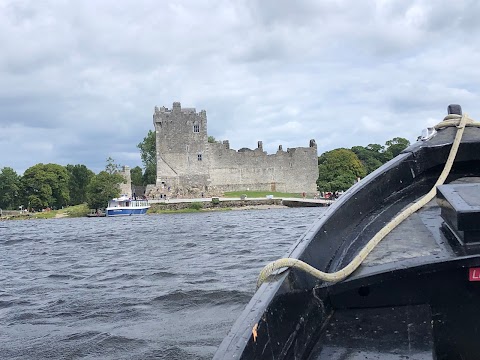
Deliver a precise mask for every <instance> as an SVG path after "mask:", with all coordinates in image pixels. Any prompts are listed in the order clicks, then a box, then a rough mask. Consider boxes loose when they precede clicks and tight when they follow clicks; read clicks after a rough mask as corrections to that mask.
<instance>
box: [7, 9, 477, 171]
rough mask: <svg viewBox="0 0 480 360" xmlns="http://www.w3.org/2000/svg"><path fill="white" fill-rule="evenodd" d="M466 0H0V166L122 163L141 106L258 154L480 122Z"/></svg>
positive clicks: (147, 118) (131, 146)
mask: <svg viewBox="0 0 480 360" xmlns="http://www.w3.org/2000/svg"><path fill="white" fill-rule="evenodd" d="M479 18H480V2H478V1H474V0H471V1H462V0H456V1H441V0H439V1H419V0H418V1H417V0H412V1H409V0H397V1H395V0H392V1H386V0H377V1H373V0H365V1H356V0H351V1H330V0H329V1H323V0H295V1H291V0H235V1H227V0H224V1H222V0H205V1H200V0H175V1H167V0H165V1H158V0H135V1H129V0H122V1H118V0H102V1H97V0H95V1H94V0H84V1H73V0H72V1H67V0H55V1H48V0H47V1H38V0H31V1H22V0H15V1H10V0H0V52H1V53H0V169H1V168H3V167H6V166H8V167H12V168H13V169H14V170H15V171H17V172H18V173H19V174H22V173H23V172H24V171H25V170H26V169H27V168H29V167H30V166H33V165H35V164H37V163H56V164H60V165H67V164H84V165H86V166H87V167H88V168H90V169H91V170H93V171H95V172H99V171H101V170H102V169H103V168H104V167H105V163H106V161H105V160H106V158H107V157H112V158H113V159H114V160H115V161H116V162H117V163H118V164H121V165H129V166H130V167H135V166H137V165H140V166H141V165H142V164H141V159H140V154H139V150H138V148H137V146H136V145H137V144H138V143H139V142H141V141H142V140H143V138H144V137H145V136H146V134H147V132H148V131H149V130H154V127H153V123H152V115H153V111H154V107H155V106H159V107H160V106H166V107H167V108H171V107H172V103H173V102H174V101H179V102H181V104H182V107H195V108H196V109H197V111H200V110H202V109H204V110H206V112H207V118H208V134H209V135H212V136H214V137H215V138H216V139H217V140H229V141H230V147H231V148H233V149H240V148H243V147H247V148H251V149H254V148H256V146H257V141H262V142H263V148H264V150H266V151H267V152H268V153H275V151H276V150H277V149H278V146H279V145H283V149H284V150H285V149H286V148H291V147H299V146H308V144H309V140H310V139H315V140H316V143H317V145H318V153H319V155H320V154H321V153H323V152H324V151H328V150H332V149H335V148H339V147H347V148H350V147H352V146H356V145H361V146H367V145H368V144H371V143H378V144H385V142H386V141H387V140H390V139H392V138H394V137H397V136H400V137H404V138H407V139H408V140H410V142H414V141H416V139H417V137H418V136H419V135H420V133H421V130H422V129H423V128H425V127H428V126H431V125H433V124H435V123H437V122H439V121H441V120H442V119H443V117H444V116H445V115H446V108H447V105H448V104H450V103H458V104H461V105H462V107H463V110H464V112H467V113H468V114H469V115H470V116H471V117H472V118H474V119H479V120H480V101H479V100H480V99H479V97H480V22H479V21H478V19H479Z"/></svg>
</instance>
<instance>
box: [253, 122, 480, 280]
mask: <svg viewBox="0 0 480 360" xmlns="http://www.w3.org/2000/svg"><path fill="white" fill-rule="evenodd" d="M450 126H456V127H457V133H456V135H455V139H454V141H453V143H452V148H451V149H450V154H449V155H448V158H447V161H446V163H445V167H444V168H443V171H442V173H441V174H440V176H439V178H438V180H437V182H436V183H435V185H434V186H433V188H432V189H431V190H430V191H429V192H428V193H427V194H426V195H425V196H424V197H422V198H421V199H420V200H418V201H417V202H416V203H414V204H412V205H411V206H410V207H408V208H406V209H405V210H403V211H402V212H401V213H400V214H398V215H397V216H396V217H395V218H393V220H391V221H390V222H389V223H388V224H387V225H385V226H384V227H383V228H382V229H381V230H380V231H379V232H378V233H377V234H375V236H374V237H373V238H372V239H371V240H370V241H369V242H368V243H367V244H366V245H365V247H364V248H363V249H362V250H361V251H360V252H359V253H358V255H357V256H355V258H354V259H353V260H352V261H351V262H350V263H349V264H348V265H347V266H345V267H344V268H343V269H340V270H338V271H336V272H333V273H327V272H323V271H320V270H318V269H316V268H314V267H313V266H311V265H309V264H307V263H305V262H303V261H302V260H299V259H294V258H282V259H278V260H275V261H273V262H271V263H269V264H267V265H266V266H265V267H264V268H263V269H262V271H261V272H260V274H259V276H258V280H257V289H258V288H259V287H260V286H261V285H262V284H263V283H264V282H265V280H266V279H267V278H268V277H269V276H270V275H271V274H272V273H273V272H274V271H276V270H278V269H282V268H295V269H298V270H302V271H305V272H307V273H308V274H311V275H312V276H314V277H315V278H317V279H319V280H323V281H327V282H332V283H335V282H339V281H342V280H344V279H345V278H346V277H348V276H349V275H350V274H352V273H353V272H354V271H355V270H356V269H357V268H358V267H359V266H360V265H361V264H362V262H363V261H364V260H365V258H366V257H367V256H368V254H370V252H371V251H372V250H373V249H374V248H375V246H377V245H378V244H379V243H380V241H381V240H382V239H383V238H384V237H385V236H387V235H388V234H389V233H390V232H391V231H392V230H393V229H395V228H396V227H397V226H398V225H400V224H401V223H402V221H403V220H405V219H406V218H408V217H409V216H410V215H411V214H413V213H415V212H416V211H417V210H419V209H421V208H422V207H423V206H424V205H425V204H427V203H428V202H429V201H430V200H432V199H433V198H434V197H435V195H436V194H437V186H438V185H442V184H443V183H444V182H445V179H446V178H447V176H448V174H449V173H450V170H451V169H452V165H453V162H454V160H455V156H456V155H457V151H458V147H459V146H460V142H461V140H462V136H463V132H464V130H465V126H476V127H480V123H478V122H474V121H473V120H472V119H470V118H469V117H468V115H467V114H464V115H463V116H461V115H448V116H447V117H446V118H445V119H444V120H443V121H442V122H440V123H439V124H438V125H436V126H435V128H438V129H439V128H443V127H450Z"/></svg>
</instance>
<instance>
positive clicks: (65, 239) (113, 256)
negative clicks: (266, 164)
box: [0, 208, 324, 360]
mask: <svg viewBox="0 0 480 360" xmlns="http://www.w3.org/2000/svg"><path fill="white" fill-rule="evenodd" d="M323 211H324V209H322V208H299V209H270V210H249V211H230V212H208V213H207V212H205V213H203V212H202V213H195V214H169V215H151V216H143V217H125V218H91V219H88V218H79V219H52V220H31V221H9V222H0V358H2V359H45V358H54V359H58V358H68V359H71V358H89V359H97V358H99V359H149V358H155V359H182V360H183V359H210V358H211V357H212V356H213V354H214V352H215V350H216V348H217V347H218V345H219V344H220V342H221V341H222V339H223V338H224V337H225V335H226V334H227V332H228V331H229V329H230V327H231V326H232V324H233V322H234V321H235V320H236V318H237V316H238V315H239V314H240V312H241V311H242V309H243V308H244V307H245V305H246V303H247V302H248V301H249V299H250V297H251V296H252V294H253V292H254V290H255V281H256V277H257V275H258V272H259V271H260V269H261V268H262V266H263V265H265V264H266V263H267V262H268V261H271V260H274V259H275V258H277V257H279V256H282V255H284V254H285V252H286V251H287V250H288V249H289V247H290V246H291V245H292V244H293V243H294V242H295V241H296V240H297V239H298V237H299V236H300V235H302V234H303V233H304V232H305V231H306V230H307V229H308V228H309V227H310V226H311V225H312V224H313V222H314V221H315V219H316V218H318V217H319V216H320V214H321V213H322V212H323Z"/></svg>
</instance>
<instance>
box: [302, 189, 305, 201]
mask: <svg viewBox="0 0 480 360" xmlns="http://www.w3.org/2000/svg"><path fill="white" fill-rule="evenodd" d="M302 197H303V198H304V199H305V191H304V192H303V193H302Z"/></svg>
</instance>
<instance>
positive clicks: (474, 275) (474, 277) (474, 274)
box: [468, 267, 480, 281]
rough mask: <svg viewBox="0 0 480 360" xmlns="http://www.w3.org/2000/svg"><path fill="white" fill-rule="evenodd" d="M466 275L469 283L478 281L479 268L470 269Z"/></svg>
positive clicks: (479, 275) (479, 276)
mask: <svg viewBox="0 0 480 360" xmlns="http://www.w3.org/2000/svg"><path fill="white" fill-rule="evenodd" d="M469 270H470V271H469V273H468V280H470V281H480V268H478V267H476V268H470V269H469Z"/></svg>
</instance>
